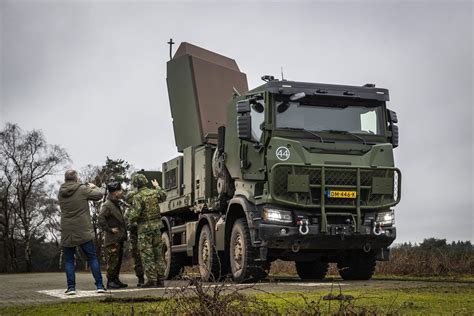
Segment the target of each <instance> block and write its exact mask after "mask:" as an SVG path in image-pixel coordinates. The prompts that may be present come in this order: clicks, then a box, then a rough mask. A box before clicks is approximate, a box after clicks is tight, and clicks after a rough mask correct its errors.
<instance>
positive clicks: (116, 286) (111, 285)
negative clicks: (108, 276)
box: [107, 279, 122, 289]
mask: <svg viewBox="0 0 474 316" xmlns="http://www.w3.org/2000/svg"><path fill="white" fill-rule="evenodd" d="M107 288H108V289H121V288H122V286H120V284H119V283H117V281H116V279H112V280H107Z"/></svg>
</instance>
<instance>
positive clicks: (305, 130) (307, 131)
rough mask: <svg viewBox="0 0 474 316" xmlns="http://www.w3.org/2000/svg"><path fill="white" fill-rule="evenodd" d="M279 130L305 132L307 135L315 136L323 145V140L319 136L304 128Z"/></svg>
mask: <svg viewBox="0 0 474 316" xmlns="http://www.w3.org/2000/svg"><path fill="white" fill-rule="evenodd" d="M279 129H284V130H288V131H302V132H305V133H308V134H311V135H313V136H316V137H318V138H319V140H320V141H321V143H324V138H322V137H321V135H319V134H317V133H315V132H313V131H310V130H307V129H304V128H299V127H280V128H279Z"/></svg>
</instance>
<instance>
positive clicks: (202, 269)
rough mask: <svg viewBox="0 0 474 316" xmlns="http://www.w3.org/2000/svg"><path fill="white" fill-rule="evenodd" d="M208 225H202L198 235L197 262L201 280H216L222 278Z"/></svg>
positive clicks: (219, 263) (218, 259)
mask: <svg viewBox="0 0 474 316" xmlns="http://www.w3.org/2000/svg"><path fill="white" fill-rule="evenodd" d="M214 245H215V243H214V239H213V237H212V234H211V229H210V228H209V225H204V226H203V227H202V229H201V234H200V235H199V243H198V264H199V273H200V275H201V280H202V281H205V282H207V281H217V280H220V279H221V278H222V275H221V265H222V263H221V262H220V258H219V257H218V255H217V251H216V248H215V246H214Z"/></svg>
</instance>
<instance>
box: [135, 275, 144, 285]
mask: <svg viewBox="0 0 474 316" xmlns="http://www.w3.org/2000/svg"><path fill="white" fill-rule="evenodd" d="M144 283H145V278H144V277H143V275H142V276H139V277H138V283H137V287H142V286H143V284H144Z"/></svg>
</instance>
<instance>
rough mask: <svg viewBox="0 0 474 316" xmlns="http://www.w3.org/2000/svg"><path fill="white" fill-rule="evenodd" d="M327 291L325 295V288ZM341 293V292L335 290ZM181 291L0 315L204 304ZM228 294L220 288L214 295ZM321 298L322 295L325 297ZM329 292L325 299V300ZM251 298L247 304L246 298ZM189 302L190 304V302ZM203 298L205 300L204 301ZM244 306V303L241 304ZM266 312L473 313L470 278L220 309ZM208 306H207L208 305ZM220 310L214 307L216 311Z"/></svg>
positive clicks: (267, 298) (268, 297) (274, 298)
mask: <svg viewBox="0 0 474 316" xmlns="http://www.w3.org/2000/svg"><path fill="white" fill-rule="evenodd" d="M330 293H331V294H332V295H331V296H329V297H328V294H330ZM339 294H342V295H339ZM183 298H184V297H181V298H175V299H164V298H157V297H141V298H135V299H114V298H107V299H103V300H101V301H91V302H67V303H59V304H50V305H34V306H20V307H7V308H3V309H0V315H18V314H21V315H78V314H80V315H87V314H89V315H144V314H146V315H148V314H155V315H160V314H169V313H173V312H176V313H178V314H181V313H186V312H188V313H189V312H191V313H192V311H191V310H189V309H187V310H185V309H183V306H184V305H186V306H187V308H189V307H190V306H193V308H195V312H196V313H199V312H201V313H202V312H204V311H205V310H206V308H208V307H209V304H211V303H209V302H208V303H209V304H208V305H207V306H205V305H206V304H205V303H203V302H198V301H197V300H196V302H195V304H194V303H192V302H193V299H191V298H189V297H188V298H186V303H185V304H183V303H184V301H183V300H182V299H183ZM228 298H229V297H228V296H226V294H223V293H221V296H220V297H217V298H216V300H222V301H223V300H226V299H228ZM324 298H326V299H324ZM328 298H330V300H328ZM248 302H250V304H249V303H248ZM193 304H194V305H193ZM203 304H204V305H203ZM242 306H245V308H246V309H244V310H243V309H242ZM233 308H235V311H237V312H238V311H240V312H242V311H244V312H249V313H250V312H256V313H263V312H265V313H267V314H278V313H281V314H305V315H317V314H338V313H346V314H361V313H362V314H366V315H367V314H377V315H379V314H392V315H393V314H403V315H404V314H409V315H411V314H413V315H424V314H466V315H471V314H473V313H474V283H446V284H445V285H443V286H439V285H436V286H430V285H426V286H422V287H419V288H411V289H403V290H394V289H390V290H383V289H371V290H364V291H362V290H347V291H346V290H344V291H342V292H340V290H339V288H337V287H335V288H334V289H333V290H332V291H329V290H327V289H326V290H317V291H302V292H283V293H258V292H257V293H255V292H253V293H251V294H245V295H243V296H242V297H240V296H239V297H234V298H233V301H232V300H231V301H230V302H229V304H228V306H227V310H225V314H227V313H229V311H232V310H234V309H233ZM210 310H212V307H211V308H210ZM221 312H224V310H217V313H218V314H221Z"/></svg>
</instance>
